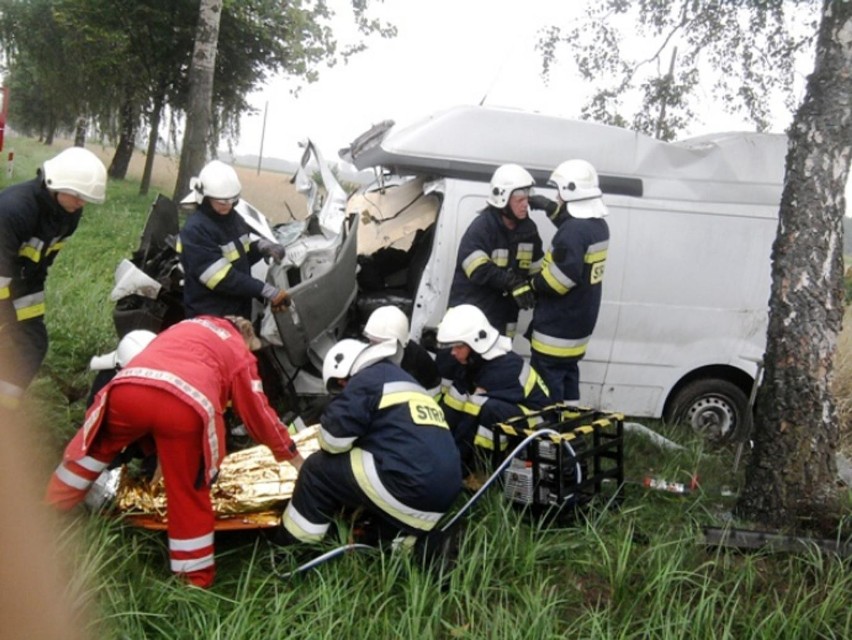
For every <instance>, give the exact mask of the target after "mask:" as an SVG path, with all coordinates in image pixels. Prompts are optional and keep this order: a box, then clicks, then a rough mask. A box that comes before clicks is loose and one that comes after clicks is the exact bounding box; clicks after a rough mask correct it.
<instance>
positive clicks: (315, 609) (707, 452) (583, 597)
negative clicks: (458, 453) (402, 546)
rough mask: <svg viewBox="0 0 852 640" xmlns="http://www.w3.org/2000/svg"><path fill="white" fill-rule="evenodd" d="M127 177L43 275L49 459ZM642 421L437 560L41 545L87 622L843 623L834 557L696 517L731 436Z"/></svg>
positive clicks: (123, 529)
mask: <svg viewBox="0 0 852 640" xmlns="http://www.w3.org/2000/svg"><path fill="white" fill-rule="evenodd" d="M15 147H16V158H17V160H16V162H17V168H16V174H17V175H16V176H15V180H19V179H23V178H25V177H28V176H30V175H33V173H34V170H35V167H36V166H38V164H40V162H41V161H43V160H44V159H45V158H46V157H48V156H49V155H52V152H53V150H51V149H46V148H44V147H42V146H39V145H37V144H35V143H33V142H32V141H26V140H17V141H15ZM28 165H29V166H28ZM0 184H1V182H0ZM136 191H137V185H136V184H134V183H132V182H129V181H128V182H127V183H121V182H115V181H111V182H110V184H109V190H108V201H107V204H106V205H104V206H102V207H91V206H89V207H87V208H86V213H85V216H84V219H83V221H82V223H81V225H80V228H79V230H78V232H77V234H76V235H75V236H74V237H73V238H71V240H70V241H69V242H68V243H67V244H66V247H65V249H63V251H62V253H61V254H60V256H59V258H58V260H57V262H56V264H55V265H54V268H53V270H52V273H51V276H50V280H49V283H48V316H47V322H48V329H49V331H50V336H51V348H50V353H49V355H48V358H47V361H46V363H45V367H44V370H43V372H42V374H41V375H40V377H39V378H38V380H37V382H36V384H34V386H33V388H32V390H31V393H30V394H29V395H30V397H29V398H28V401H27V405H26V409H27V410H28V411H29V412H30V414H31V418H32V420H31V422H32V423H33V428H36V429H39V431H40V434H41V435H43V440H44V447H45V449H46V450H47V451H48V453H49V455H50V456H51V457H52V459H53V461H54V462H55V460H56V459H58V456H59V454H60V452H61V448H62V446H63V445H64V443H65V442H66V441H67V439H68V437H69V436H70V435H71V433H73V430H74V428H75V427H76V426H77V425H78V424H79V422H80V419H81V417H82V413H83V404H84V395H85V390H86V389H87V388H88V384H89V382H90V376H91V374H90V373H89V372H88V371H87V363H88V360H89V358H90V357H91V355H92V354H94V353H99V352H103V351H106V350H108V349H112V348H113V344H114V336H115V330H114V328H113V326H112V316H111V314H112V305H111V303H110V302H109V300H108V294H109V291H110V289H111V288H112V284H113V270H114V268H115V266H116V264H117V263H118V261H119V260H120V259H121V258H124V257H127V256H129V254H130V252H131V251H132V250H133V249H134V248H135V246H136V244H137V242H138V238H139V234H140V233H141V230H142V225H143V222H144V219H145V216H146V213H147V210H148V208H149V206H150V203H151V201H152V200H153V198H150V197H143V198H140V197H139V196H137V195H136ZM654 426H655V428H659V429H661V430H663V432H664V435H666V436H668V437H670V438H672V439H674V440H676V441H678V442H680V443H681V444H683V445H684V448H683V449H682V450H680V451H669V450H660V449H658V448H657V447H656V446H654V445H653V444H651V443H649V442H648V441H647V440H645V439H643V438H641V437H638V436H633V435H630V436H629V437H628V438H627V444H626V451H627V463H626V467H627V468H626V472H627V476H628V478H629V479H630V480H631V483H630V484H628V485H627V486H626V488H625V491H624V496H623V500H622V501H620V502H615V501H612V502H607V500H605V499H602V500H600V501H599V502H597V503H594V504H593V505H591V506H590V507H589V508H587V509H585V510H583V511H582V512H581V513H579V514H577V515H576V516H575V517H573V518H557V519H545V518H542V517H533V516H532V515H531V514H528V513H526V512H524V511H522V510H520V509H518V508H515V507H513V506H512V505H510V504H508V503H507V502H506V501H505V500H504V499H503V498H502V496H501V495H500V493H499V491H497V490H492V491H491V492H490V493H487V494H486V495H485V496H484V497H483V499H482V500H481V501H480V502H479V503H478V504H477V505H476V506H475V507H474V508H473V509H472V510H471V512H470V515H469V517H468V518H467V521H466V525H465V532H464V535H463V537H462V541H461V549H460V554H459V562H458V565H457V566H456V568H455V569H454V570H453V571H451V572H450V573H449V574H447V575H439V574H438V573H436V572H435V571H433V570H427V569H424V568H423V567H421V566H420V563H419V562H418V561H417V559H416V558H415V557H414V556H412V555H411V554H406V553H404V552H393V553H391V552H385V553H379V552H359V553H351V554H348V555H345V556H343V557H341V558H338V559H336V560H333V561H330V562H328V563H327V564H325V565H323V566H321V567H319V568H318V569H317V570H315V571H313V572H311V573H307V574H303V575H297V576H295V577H293V578H290V579H282V578H280V577H278V574H276V571H278V572H279V573H280V572H281V571H284V570H286V569H287V568H290V567H292V565H293V562H295V560H294V557H293V556H294V555H297V554H300V553H301V552H299V551H295V550H294V551H285V552H279V553H278V555H277V556H276V557H275V558H273V555H272V553H271V550H270V547H269V544H268V542H267V541H266V538H265V536H263V535H262V534H261V533H257V532H249V533H228V534H217V540H216V558H217V572H218V573H217V580H216V584H215V585H214V587H213V588H212V589H210V590H207V591H204V590H199V589H195V588H189V587H186V586H184V585H182V584H181V583H180V582H178V581H177V580H176V579H174V578H173V577H172V576H171V575H170V573H169V571H168V553H167V548H166V543H165V536H164V534H162V533H157V532H150V531H145V530H141V529H136V528H133V527H131V526H129V525H125V524H123V523H122V522H121V521H119V520H116V519H110V518H107V517H97V516H92V515H89V514H85V513H81V514H77V515H76V516H72V517H69V518H68V519H67V520H66V522H65V529H64V530H62V531H60V532H58V533H57V549H56V550H55V553H56V554H57V556H58V557H62V558H66V559H68V560H69V561H70V562H72V563H73V567H74V570H75V574H74V578H73V580H71V581H70V582H69V583H68V585H67V589H68V593H69V594H70V595H71V597H72V598H73V599H74V601H75V602H77V603H79V604H80V606H81V608H82V607H83V606H84V605H86V606H88V608H89V609H90V610H91V611H92V614H93V615H92V620H91V622H89V623H88V624H89V625H90V626H89V628H88V631H89V633H90V635H91V637H93V638H116V639H119V638H121V639H124V638H132V639H137V638H168V639H184V638H186V639H195V638H205V639H234V640H237V639H239V640H253V639H258V640H260V639H263V640H270V639H271V640H275V639H278V638H281V639H284V638H288V639H293V638H311V639H314V638H321V639H322V638H327V639H329V640H344V639H348V638H418V639H419V638H498V639H499V638H507V639H508V638H535V639H537V640H538V639H546V638H623V639H640V638H641V639H646V638H659V639H668V638H672V639H674V638H678V639H680V638H708V639H710V638H712V639H714V640H715V639H717V638H731V639H734V638H737V639H739V638H767V639H772V640H778V639H779V638H838V639H839V638H848V637H852V607H850V606H849V594H850V593H852V577H850V576H852V572H850V571H849V570H848V569H849V567H848V559H846V560H844V559H842V558H838V557H835V556H831V555H825V554H820V553H818V552H817V551H816V550H814V551H813V552H811V553H805V554H790V553H774V554H773V553H769V552H768V551H761V552H749V553H745V552H736V551H730V550H724V549H719V548H707V547H705V546H704V545H703V544H702V543H701V542H700V540H701V528H702V526H705V525H712V526H722V525H724V524H725V523H726V522H730V518H731V516H730V508H731V505H732V503H731V500H732V498H729V497H726V496H725V495H723V493H722V490H723V488H726V487H730V488H733V489H734V490H736V487H737V484H738V482H739V480H740V477H739V476H735V475H734V474H733V473H732V468H733V452H732V451H731V450H728V449H718V450H716V449H714V450H711V449H707V448H706V447H705V445H704V444H703V443H702V442H701V441H700V440H698V439H697V438H695V437H694V436H693V435H692V434H688V433H683V432H681V431H679V430H677V429H675V428H670V427H663V426H660V425H654ZM37 472H38V473H45V474H46V470H38V471H37ZM740 473H741V470H740ZM647 475H660V476H663V477H666V478H668V479H671V480H678V481H681V482H688V481H689V479H690V478H691V477H693V476H698V477H699V479H700V481H701V488H700V489H698V490H697V491H696V492H694V493H692V494H690V495H686V496H677V495H670V494H666V493H659V492H653V491H648V490H646V489H644V488H643V487H642V486H641V482H640V481H641V479H642V478H643V477H644V476H647ZM45 480H46V476H45ZM611 489H612V487H611V486H608V487H607V495H609V493H611ZM465 499H467V496H464V498H463V499H462V500H465ZM462 500H460V502H461V501H462ZM459 506H460V505H459ZM6 517H7V516H5V515H4V518H6ZM4 526H6V522H5V521H4ZM328 544H329V545H331V544H333V543H331V542H329V543H328ZM7 551H9V550H4V552H7ZM12 552H13V551H12ZM0 624H2V623H0ZM0 635H2V633H0Z"/></svg>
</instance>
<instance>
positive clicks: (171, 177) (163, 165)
mask: <svg viewBox="0 0 852 640" xmlns="http://www.w3.org/2000/svg"><path fill="white" fill-rule="evenodd" d="M14 143H15V138H10V139H9V142H8V143H7V144H5V145H4V149H3V152H4V153H3V158H4V160H5V159H6V158H7V157H8V155H7V154H8V152H10V151H14V147H15V144H14ZM71 144H72V141H71V140H65V139H57V140H56V141H55V142H54V144H53V146H52V147H51V148H52V149H55V153H58V152H59V151H61V150H62V149H65V148H66V147H69V146H71ZM86 148H87V149H89V150H90V151H93V152H94V153H96V154H97V155H98V156H99V157H100V158H101V160H103V162H104V164H105V165H106V166H107V167H109V163H110V162H111V161H112V157H113V154H114V153H115V149H114V148H112V147H106V146H103V145H101V144H98V143H95V142H91V141H90V142H88V143H87V144H86ZM179 160H180V158H179V157H178V156H175V155H168V156H166V155H159V156H157V158H156V159H155V161H154V167H153V170H152V172H151V187H150V189H149V191H148V193H149V195H150V196H151V201H152V202H153V201H154V198H156V196H157V194H158V193H162V194H163V195H164V196H166V197H167V198H171V197H172V195H173V192H174V188H175V180H177V170H178V161H179ZM6 168H8V164H7V167H6ZM144 168H145V154H144V153H142V152H141V151H139V150H138V149H137V150H135V151H134V152H133V157H132V159H131V161H130V166H129V167H128V171H127V179H128V180H133V181H140V180H142V172H143V171H144ZM235 168H236V171H237V175H238V176H239V178H240V183H241V184H242V186H243V192H242V196H243V198H245V199H246V200H247V201H248V202H250V203H251V204H253V205H254V206H255V207H256V208H257V209H259V210H260V211H262V212H263V213H264V214H266V217H267V218H269V221H270V223H271V224H273V225H275V224H280V223H282V222H289V221H291V220H293V219H301V218H303V217H304V216H305V212H306V206H307V203H306V200H305V197H304V196H303V195H302V194H300V193H298V192H297V191H296V188H295V187H294V186H293V185H292V184H290V177H291V176H290V175H288V174H286V173H279V172H276V171H268V170H261V171H260V172H259V173H258V171H257V167H244V166H237V167H235ZM13 170H14V175H13V177H12V179H11V180H7V181H6V182H5V183H6V184H8V183H9V182H20V181H22V180H26V179H28V178H30V177H32V176H31V175H30V174H29V172H27V173H26V174H24V173H22V172H21V171H20V170H18V169H17V168H16V167H14V168H13Z"/></svg>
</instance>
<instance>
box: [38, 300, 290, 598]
mask: <svg viewBox="0 0 852 640" xmlns="http://www.w3.org/2000/svg"><path fill="white" fill-rule="evenodd" d="M259 347H260V340H258V338H257V336H256V335H255V334H254V331H253V329H252V327H251V323H250V322H249V321H248V320H246V319H245V318H237V317H233V316H232V317H229V318H218V317H214V316H198V317H196V318H193V319H190V320H184V321H182V322H179V323H177V324H175V325H172V326H171V327H169V328H168V329H166V330H165V331H163V332H162V333H160V334H159V335H158V336H157V337H156V338H154V340H153V341H152V342H151V343H150V344H149V345H148V346H147V347H146V348H145V349H144V350H143V351H142V352H141V353H139V354H138V355H137V356H136V357H135V358H133V359H132V361H131V362H130V363H128V366H126V367H124V368H123V369H122V370H121V371H119V372H118V373H117V374H116V376H115V377H114V378H113V379H112V381H111V382H110V383H109V384H107V385H106V386H105V387H104V388H103V389H102V390H101V391H100V392H99V393H98V395H97V397H96V398H95V402H94V404H93V405H92V406H91V407H90V408H89V410H88V411H87V412H86V418H85V422H84V424H83V427H82V428H81V429H80V430H79V431H78V432H77V434H76V435H75V437H74V439H73V440H72V441H71V442H70V444H69V445H68V447H67V448H66V449H65V455H64V456H63V461H62V463H61V464H60V465H59V466H58V467H57V469H56V471H55V472H54V474H53V476H52V477H51V479H50V483H49V485H48V488H47V496H46V497H47V501H48V502H49V503H50V504H52V505H54V506H55V507H56V508H58V509H60V510H68V509H71V508H73V507H74V506H76V505H77V504H79V503H80V502H81V501H83V499H84V498H85V496H86V493H87V492H88V490H89V488H90V487H91V485H92V483H93V482H94V480H95V479H96V478H97V477H98V475H99V474H100V473H101V472H102V471H103V470H104V469H106V467H107V466H108V465H109V464H110V462H112V460H113V458H115V456H116V455H117V454H118V453H119V452H120V451H122V450H123V449H124V448H125V447H126V446H128V445H129V444H131V443H133V442H135V441H137V440H139V439H141V438H144V437H146V436H152V437H153V439H154V442H155V443H156V448H157V455H158V457H159V462H160V467H161V469H162V473H163V480H164V482H165V488H166V500H167V505H168V507H167V518H168V544H169V558H170V563H171V570H172V571H173V572H174V573H176V574H178V575H179V576H181V578H182V579H184V580H186V581H187V582H189V583H190V584H193V585H195V586H199V587H209V586H210V585H211V584H212V583H213V578H214V575H215V566H214V559H213V529H214V513H213V507H212V504H211V501H210V484H211V483H212V482H213V481H214V480H215V478H216V475H217V473H218V469H219V465H220V463H221V462H222V459H223V458H224V457H225V455H226V453H227V452H226V450H225V425H224V420H223V417H222V413H223V411H224V409H225V406H226V405H227V404H228V402H231V403H232V404H233V408H234V409H235V410H236V412H237V413H239V415H240V416H241V417H242V419H243V420H244V421H245V425H246V427H247V429H248V430H249V433H250V434H251V436H252V437H253V438H254V439H255V440H257V441H258V442H260V443H262V444H265V445H266V446H268V447H269V448H270V450H271V451H272V454H273V455H274V456H275V459H276V460H278V461H284V460H286V461H288V462H290V463H291V464H292V465H293V466H295V467H296V468H299V467H300V466H301V464H302V456H301V455H300V454H299V451H298V450H297V448H296V445H295V443H294V442H293V441H292V440H291V439H290V436H289V434H288V433H287V427H286V426H284V425H283V424H282V423H281V421H280V420H279V419H278V416H277V415H276V414H275V413H274V411H273V410H272V409H271V407H270V406H269V403H268V401H267V399H266V396H265V395H264V393H263V387H262V385H261V382H260V378H259V377H258V373H257V366H256V361H255V358H254V355H253V354H252V352H251V351H252V350H256V349H258V348H259Z"/></svg>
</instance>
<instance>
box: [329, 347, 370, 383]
mask: <svg viewBox="0 0 852 640" xmlns="http://www.w3.org/2000/svg"><path fill="white" fill-rule="evenodd" d="M369 346H370V345H368V344H367V343H366V342H361V341H360V340H352V339H351V338H346V339H344V340H341V341H340V342H338V343H337V344H335V345H334V346H333V347H332V348H331V349H329V350H328V353H326V354H325V358H324V359H323V361H322V381H323V384H325V388H326V389H327V390H329V391H330V390H331V389H329V382H331V381H333V380H336V379H338V378H348V377H349V376H350V375H351V373H352V365H354V364H355V359H356V358H357V357H358V356H359V355H361V352H362V351H364V349H366V348H367V347H369Z"/></svg>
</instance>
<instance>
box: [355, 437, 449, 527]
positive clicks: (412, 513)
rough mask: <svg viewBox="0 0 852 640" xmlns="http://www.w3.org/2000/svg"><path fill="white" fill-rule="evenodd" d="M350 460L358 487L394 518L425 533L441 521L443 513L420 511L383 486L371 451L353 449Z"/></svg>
mask: <svg viewBox="0 0 852 640" xmlns="http://www.w3.org/2000/svg"><path fill="white" fill-rule="evenodd" d="M350 460H351V462H352V471H353V473H354V474H355V480H356V481H357V482H358V486H360V487H361V489H363V491H364V493H366V494H367V497H368V498H370V500H371V501H372V502H373V504H375V505H376V506H377V507H379V508H380V509H381V510H382V511H384V512H385V513H387V514H389V515H391V516H393V517H394V518H396V519H397V520H399V521H400V522H404V523H405V524H407V525H409V526H411V527H414V528H415V529H421V530H423V531H429V530H430V529H432V528H433V527H434V526H435V524H437V522H438V520H440V519H441V516H442V515H443V514H442V513H437V512H434V511H420V510H419V509H414V508H413V507H409V506H408V505H406V504H403V503H402V502H400V501H399V500H397V499H396V498H394V497H393V495H392V494H391V492H390V491H388V490H387V489H386V488H385V486H384V485H383V484H382V481H381V479H380V478H379V472H378V470H377V469H376V461H375V459H374V458H373V454H371V453H370V452H369V451H364V450H363V449H353V450H352V453H351V454H350Z"/></svg>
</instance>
